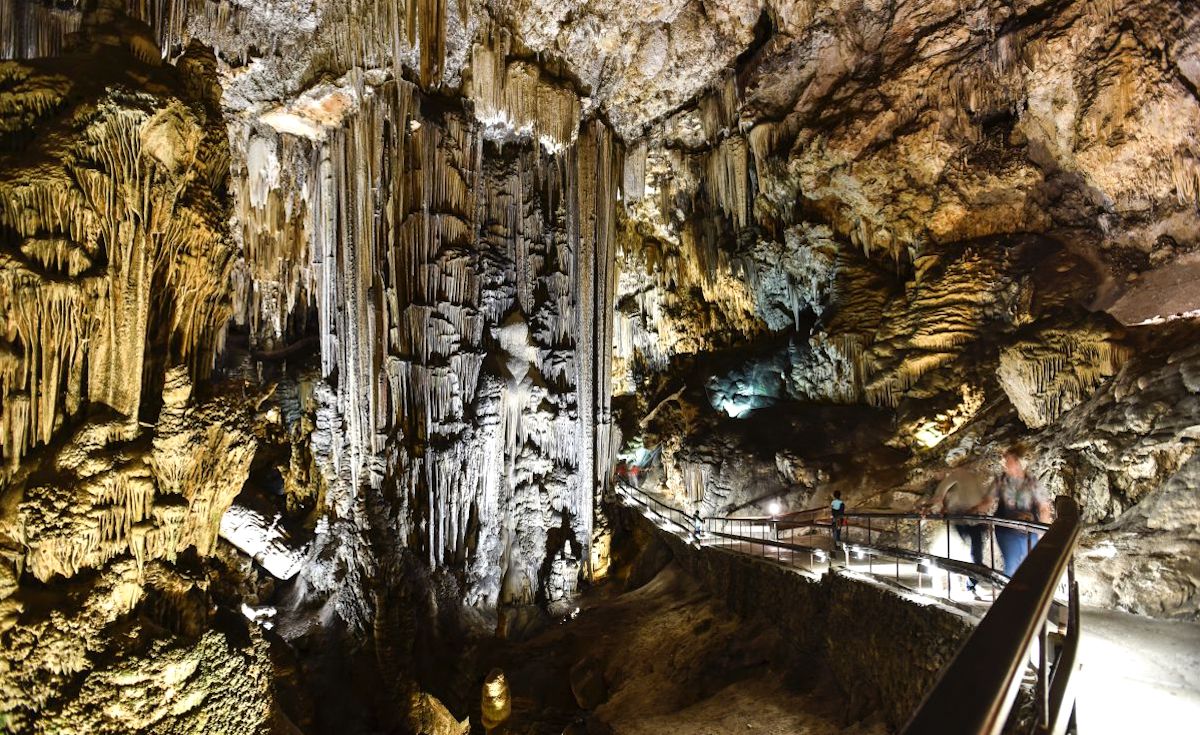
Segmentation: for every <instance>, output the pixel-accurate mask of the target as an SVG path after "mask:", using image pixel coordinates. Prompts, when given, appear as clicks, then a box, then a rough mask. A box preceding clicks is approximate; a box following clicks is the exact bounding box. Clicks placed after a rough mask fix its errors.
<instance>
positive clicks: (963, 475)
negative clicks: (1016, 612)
mask: <svg viewBox="0 0 1200 735" xmlns="http://www.w3.org/2000/svg"><path fill="white" fill-rule="evenodd" d="M928 507H929V508H930V509H931V510H932V511H933V512H935V513H936V512H938V511H939V510H940V511H941V513H942V515H985V516H990V515H992V514H993V513H995V511H996V493H995V492H993V489H992V487H991V484H990V483H989V482H988V480H987V475H986V474H984V473H981V472H978V471H976V470H975V469H974V468H971V467H959V468H957V469H953V470H950V472H948V473H947V474H946V477H945V479H943V480H942V481H941V483H939V484H938V487H937V492H936V493H934V496H933V499H932V500H930V501H929V505H928ZM954 530H955V532H956V533H958V537H959V538H960V539H962V542H963V543H965V544H969V545H970V548H971V561H972V562H974V563H975V564H977V565H979V566H983V542H984V539H986V538H987V533H988V529H987V526H986V525H984V524H982V523H970V522H956V523H955V524H954ZM978 584H979V580H977V579H976V578H975V577H967V590H969V591H970V592H972V593H973V594H974V595H975V597H979V596H980V595H979V591H978V589H976V587H977V586H978Z"/></svg>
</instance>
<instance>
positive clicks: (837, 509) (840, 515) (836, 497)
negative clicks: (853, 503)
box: [829, 490, 846, 548]
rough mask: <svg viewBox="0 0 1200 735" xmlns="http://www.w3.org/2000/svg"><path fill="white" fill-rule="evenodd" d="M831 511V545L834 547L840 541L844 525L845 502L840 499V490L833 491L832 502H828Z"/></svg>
mask: <svg viewBox="0 0 1200 735" xmlns="http://www.w3.org/2000/svg"><path fill="white" fill-rule="evenodd" d="M829 509H830V511H831V512H832V513H833V545H834V547H835V548H836V547H837V546H838V544H840V543H842V526H844V525H846V503H845V502H844V501H843V500H842V491H841V490H834V491H833V502H832V503H830V504H829Z"/></svg>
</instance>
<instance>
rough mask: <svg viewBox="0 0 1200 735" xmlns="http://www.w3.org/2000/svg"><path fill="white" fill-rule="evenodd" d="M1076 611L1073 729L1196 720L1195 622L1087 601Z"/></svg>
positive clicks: (1199, 683)
mask: <svg viewBox="0 0 1200 735" xmlns="http://www.w3.org/2000/svg"><path fill="white" fill-rule="evenodd" d="M1082 617H1083V632H1084V637H1083V641H1082V644H1081V648H1080V659H1081V661H1082V669H1081V670H1080V673H1079V676H1080V677H1081V685H1080V687H1079V689H1078V697H1079V699H1078V719H1079V731H1080V732H1083V733H1100V734H1101V735H1103V734H1104V733H1114V734H1115V733H1129V732H1181V731H1186V730H1190V729H1192V728H1194V727H1195V723H1197V722H1200V624H1197V623H1190V622H1175V621H1169V620H1154V619H1151V618H1146V617H1142V616H1138V615H1131V614H1129V613H1122V612H1114V611H1111V610H1098V609H1088V608H1085V609H1084V610H1083V611H1082ZM1189 722H1190V723H1192V724H1191V725H1188V724H1187V723H1189Z"/></svg>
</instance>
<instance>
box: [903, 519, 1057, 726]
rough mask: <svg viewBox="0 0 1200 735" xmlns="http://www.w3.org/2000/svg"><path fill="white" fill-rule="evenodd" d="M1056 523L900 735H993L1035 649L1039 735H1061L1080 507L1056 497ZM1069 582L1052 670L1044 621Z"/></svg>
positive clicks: (1004, 718)
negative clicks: (1065, 580)
mask: <svg viewBox="0 0 1200 735" xmlns="http://www.w3.org/2000/svg"><path fill="white" fill-rule="evenodd" d="M1055 508H1056V511H1057V515H1058V517H1057V520H1055V521H1054V523H1053V524H1051V526H1050V530H1049V531H1047V533H1046V535H1045V537H1043V538H1042V540H1041V541H1040V542H1038V544H1037V546H1035V547H1034V548H1033V550H1032V551H1031V552H1030V553H1029V556H1028V557H1026V559H1025V561H1024V562H1023V563H1022V564H1021V567H1020V568H1019V569H1018V570H1017V572H1016V574H1014V575H1013V578H1012V580H1011V581H1010V582H1009V583H1008V584H1007V585H1006V586H1005V587H1004V591H1003V592H1001V593H1000V596H999V597H998V598H997V599H996V601H995V602H994V603H993V604H992V607H991V610H989V611H988V614H987V615H986V616H984V618H983V620H982V621H981V622H980V623H979V625H978V626H977V627H976V628H975V630H974V631H973V632H972V633H971V636H970V637H969V638H968V639H967V641H966V642H965V643H964V644H963V646H962V648H961V649H960V650H959V651H958V654H957V655H955V657H954V659H953V660H951V662H950V663H949V665H948V666H946V668H945V669H943V671H942V674H941V676H940V677H939V679H938V683H937V684H936V685H935V686H934V688H933V690H932V691H931V692H929V694H928V695H927V696H926V698H925V701H924V702H923V703H922V704H921V706H920V707H919V708H918V709H917V712H916V713H915V714H914V715H913V718H912V719H911V720H910V721H909V723H908V725H907V726H906V727H905V728H904V731H903V732H904V733H905V735H920V734H922V733H943V732H953V733H972V734H973V733H978V734H979V735H997V734H998V733H1000V731H1001V729H1002V728H1003V727H1004V724H1005V722H1006V720H1007V718H1008V714H1009V711H1010V710H1011V709H1012V704H1013V701H1014V700H1015V698H1016V696H1017V691H1018V690H1019V688H1020V685H1021V674H1022V671H1023V670H1024V668H1025V665H1026V661H1027V659H1028V654H1029V651H1030V647H1031V646H1032V644H1033V643H1034V641H1035V640H1038V641H1040V646H1039V648H1038V651H1039V656H1038V657H1039V666H1038V669H1039V672H1038V673H1039V676H1038V688H1037V701H1036V702H1035V705H1036V714H1037V725H1036V732H1038V733H1055V734H1056V735H1057V734H1058V733H1063V732H1065V731H1066V730H1067V728H1068V727H1070V726H1071V723H1072V722H1073V720H1074V709H1075V700H1074V696H1073V694H1072V691H1071V678H1072V674H1073V673H1074V671H1075V668H1076V664H1075V661H1076V657H1077V653H1078V647H1079V586H1078V584H1077V583H1076V582H1075V574H1074V562H1073V556H1074V551H1075V545H1076V544H1077V543H1078V541H1079V535H1080V515H1079V504H1078V503H1076V502H1075V501H1074V500H1072V499H1071V498H1068V497H1066V496H1060V497H1059V498H1058V499H1057V500H1056V501H1055ZM1064 573H1065V574H1067V575H1068V594H1069V603H1068V604H1069V607H1068V618H1067V630H1066V634H1065V635H1064V636H1063V638H1062V642H1061V644H1060V645H1059V651H1058V655H1057V658H1056V660H1055V661H1054V662H1053V663H1052V662H1051V659H1050V655H1049V650H1048V646H1049V644H1050V636H1049V623H1048V620H1047V617H1048V615H1049V613H1050V609H1051V605H1052V603H1053V601H1054V591H1055V588H1056V587H1057V586H1058V583H1059V581H1060V580H1061V579H1062V577H1063V574H1064Z"/></svg>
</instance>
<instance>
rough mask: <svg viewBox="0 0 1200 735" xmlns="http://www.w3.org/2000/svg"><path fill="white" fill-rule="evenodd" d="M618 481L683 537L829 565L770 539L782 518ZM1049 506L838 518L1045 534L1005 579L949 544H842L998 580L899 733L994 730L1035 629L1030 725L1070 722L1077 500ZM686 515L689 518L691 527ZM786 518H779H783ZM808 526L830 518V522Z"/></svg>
mask: <svg viewBox="0 0 1200 735" xmlns="http://www.w3.org/2000/svg"><path fill="white" fill-rule="evenodd" d="M624 489H625V491H626V492H621V491H620V490H619V491H618V492H620V494H621V495H622V497H627V498H630V499H631V500H633V501H637V502H638V503H639V504H640V505H642V507H644V508H646V509H647V510H649V511H650V512H651V513H653V514H654V515H656V516H659V517H660V518H662V519H664V520H668V521H671V522H672V523H674V524H676V525H677V526H679V527H680V528H681V529H683V530H684V531H685V532H686V533H687V535H688V536H689V537H690V540H691V541H692V543H696V544H698V543H699V542H700V537H701V535H702V534H709V535H712V536H717V537H721V538H726V539H731V540H736V541H741V542H746V543H749V544H753V545H761V546H762V547H763V549H764V552H765V549H766V548H767V547H772V548H775V549H777V550H781V551H789V552H791V553H792V554H793V559H794V554H795V552H797V551H798V552H808V553H810V554H815V555H820V556H822V557H824V558H828V559H829V561H830V563H831V565H832V555H828V554H827V552H825V551H824V550H820V549H816V548H812V547H806V546H802V545H799V544H793V543H788V542H784V541H780V540H778V538H769V537H768V534H770V535H771V536H775V535H776V534H777V533H778V528H779V526H780V525H781V524H780V520H781V518H775V519H772V520H765V519H759V518H712V517H709V518H703V517H701V516H700V515H699V514H688V513H687V512H686V511H683V510H681V509H679V508H675V507H674V506H671V505H669V504H667V503H665V502H663V501H661V500H658V499H657V498H654V497H653V496H651V495H649V494H648V493H645V492H644V491H642V490H640V489H637V488H633V487H630V486H626V487H625V488H624ZM1055 508H1056V512H1057V518H1056V520H1055V521H1054V523H1053V524H1050V525H1049V526H1047V525H1045V524H1042V523H1036V522H1033V521H1018V520H1012V519H1007V518H996V517H994V516H980V515H938V516H930V515H926V514H921V513H886V512H857V513H847V514H846V517H847V518H857V519H862V520H866V521H867V525H866V526H865V528H866V529H867V531H868V539H870V536H869V534H870V531H871V523H872V521H873V520H878V519H889V520H893V521H900V520H916V521H917V522H918V530H917V538H918V544H920V539H921V529H920V526H921V524H922V523H923V522H925V521H930V520H934V521H935V522H936V521H941V522H945V523H946V524H947V528H949V524H950V523H952V522H958V523H963V522H968V523H977V524H984V525H991V526H1005V527H1009V528H1016V529H1020V530H1025V531H1029V532H1041V531H1045V535H1044V536H1043V537H1042V539H1041V540H1040V541H1039V542H1038V543H1037V544H1036V545H1035V546H1033V548H1032V550H1031V551H1030V552H1029V555H1028V556H1027V557H1026V559H1025V561H1024V562H1023V563H1022V564H1021V566H1020V568H1019V569H1018V570H1017V572H1016V573H1015V575H1014V576H1013V578H1012V579H1011V580H1009V579H1007V577H1005V576H1004V575H1003V574H1000V573H999V572H997V571H996V570H995V569H993V568H991V567H981V566H979V565H977V564H974V563H968V562H964V561H961V560H957V559H951V558H949V555H948V554H949V552H947V556H946V557H941V556H939V555H937V554H934V553H932V550H928V551H927V550H925V549H918V550H917V551H916V552H913V551H912V550H910V549H901V548H897V547H894V546H870V545H867V546H863V545H858V544H853V545H850V544H847V545H844V546H846V547H847V548H853V549H854V551H855V552H859V551H874V552H878V553H879V554H881V555H885V556H890V557H894V558H897V559H901V558H904V559H912V560H922V559H927V558H929V557H934V558H937V559H938V563H939V564H941V565H942V566H943V567H945V568H946V569H947V570H948V571H953V572H955V573H958V574H964V575H979V576H988V577H990V578H991V579H992V580H993V581H995V582H998V583H1001V584H1003V587H1004V589H1003V591H1002V592H1001V593H1000V595H999V597H997V598H996V600H995V602H994V603H993V604H992V607H991V608H990V609H989V611H988V613H987V614H986V615H985V616H984V617H983V620H982V621H981V622H980V623H979V625H978V627H976V629H975V630H974V632H973V633H972V634H971V636H970V637H969V638H968V639H967V641H966V643H965V644H964V645H963V647H962V648H961V649H960V650H959V652H958V654H956V656H955V657H954V659H953V660H952V661H951V662H950V664H949V665H948V666H947V667H946V668H945V669H944V670H943V672H942V674H941V676H940V677H939V681H938V684H937V685H936V686H935V687H934V689H933V690H932V691H931V692H930V693H929V694H928V695H927V696H926V698H925V700H924V702H923V703H922V705H921V706H920V708H919V709H918V710H917V712H916V713H915V714H914V715H913V718H912V719H911V720H910V721H909V723H908V725H907V727H906V728H905V729H904V731H903V732H904V735H920V734H922V733H951V732H952V733H965V734H972V735H974V734H978V735H998V733H1000V731H1001V729H1002V728H1003V727H1004V724H1005V721H1006V719H1007V717H1008V714H1009V712H1010V710H1011V709H1012V704H1013V701H1014V700H1015V698H1016V695H1017V691H1018V690H1019V688H1020V684H1021V673H1022V671H1023V669H1024V661H1025V659H1026V657H1027V654H1028V652H1029V650H1030V647H1031V645H1032V643H1033V642H1034V640H1035V638H1036V639H1037V640H1038V641H1039V643H1040V645H1039V647H1038V649H1037V650H1038V653H1039V665H1038V686H1037V692H1036V702H1035V704H1036V720H1037V724H1036V729H1035V732H1036V733H1037V735H1062V733H1065V732H1067V731H1068V729H1073V727H1074V721H1075V697H1074V693H1073V690H1072V684H1073V681H1072V679H1073V677H1072V674H1073V673H1074V672H1075V671H1076V669H1077V668H1078V664H1077V663H1076V662H1077V659H1078V648H1079V638H1080V627H1079V625H1080V624H1079V585H1078V584H1077V583H1076V581H1075V567H1074V561H1073V554H1074V549H1075V545H1076V544H1077V543H1078V540H1079V535H1080V513H1079V505H1078V503H1076V502H1075V501H1074V500H1072V499H1071V498H1069V497H1066V496H1060V497H1058V498H1057V499H1056V501H1055ZM816 510H817V509H812V511H816ZM804 512H809V511H804ZM680 519H682V522H681V520H680ZM688 521H691V522H692V523H693V524H694V525H692V526H691V527H690V528H689V524H688ZM714 523H723V524H730V523H732V524H734V525H735V529H736V526H737V524H742V525H743V526H745V527H748V528H749V529H750V531H751V535H744V534H737V533H728V532H727V530H726V531H718V530H715V529H710V528H709V526H710V525H712V524H714ZM786 523H787V521H786V520H785V521H784V524H786ZM812 525H814V526H823V527H832V524H818V523H813V524H812ZM897 525H898V524H897ZM726 528H727V525H726ZM759 528H761V530H762V534H761V535H754V530H756V529H759ZM880 531H882V529H880ZM768 558H769V557H768ZM777 558H778V557H777ZM993 562H994V559H993ZM897 564H899V562H897ZM897 574H899V572H898V571H897ZM1064 574H1066V575H1067V580H1068V582H1067V593H1068V602H1067V623H1066V629H1065V633H1064V634H1063V635H1062V637H1061V640H1058V641H1056V642H1055V645H1056V649H1057V650H1056V653H1055V656H1054V657H1053V658H1052V657H1051V656H1050V652H1049V649H1050V645H1051V643H1052V640H1051V636H1050V631H1049V627H1050V624H1049V619H1048V618H1049V614H1050V612H1051V610H1052V609H1053V607H1054V605H1055V599H1054V597H1055V590H1056V588H1057V587H1058V583H1059V581H1060V580H1061V579H1062V577H1063V575H1064ZM1005 582H1007V583H1006V584H1005Z"/></svg>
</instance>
